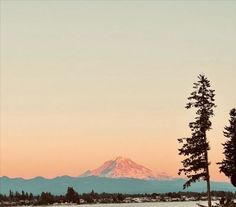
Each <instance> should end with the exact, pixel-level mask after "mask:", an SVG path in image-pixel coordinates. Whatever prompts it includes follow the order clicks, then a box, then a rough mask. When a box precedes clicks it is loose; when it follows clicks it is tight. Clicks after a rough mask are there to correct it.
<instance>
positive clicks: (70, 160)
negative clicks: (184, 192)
mask: <svg viewBox="0 0 236 207" xmlns="http://www.w3.org/2000/svg"><path fill="white" fill-rule="evenodd" d="M235 11H236V1H214V2H213V1H151V0H149V1H141V0H137V1H135V0H132V1H131V0H130V1H115V0H114V1H100V0H98V1H95V0H94V1H93V0H91V1H73V0H67V1H66V0H57V1H53V0H51V1H43V0H42V1H33V0H25V1H24V0H17V1H16V0H11V1H7V0H1V20H0V21H1V25H0V27H1V32H0V34H1V37H0V38H1V39H0V40H1V45H0V49H1V63H0V64H1V65H0V66H1V139H0V155H1V156H0V159H1V160H0V175H2V176H3V175H5V176H9V177H24V178H32V177H35V176H44V177H48V178H52V177H56V176H61V175H70V176H78V175H80V174H81V173H83V172H85V171H86V170H88V169H94V168H96V167H98V166H99V165H101V164H102V163H103V162H104V161H106V160H110V159H112V158H114V157H116V156H124V157H129V158H131V159H132V160H134V161H136V162H137V163H140V164H142V165H144V166H146V167H148V168H150V169H152V170H154V171H156V172H166V173H167V174H169V175H170V176H174V177H178V175H177V172H178V169H179V168H180V167H182V166H181V160H182V159H183V157H181V156H179V155H178V148H180V147H181V146H180V145H179V144H178V141H177V139H178V138H181V137H186V136H189V135H190V130H189V128H188V123H189V122H190V121H193V120H194V116H195V114H194V110H187V109H185V104H186V103H187V97H188V96H189V95H190V93H191V92H192V90H193V89H192V86H193V83H194V82H196V81H197V76H198V74H200V73H201V74H205V75H206V76H207V77H208V79H209V80H210V81H211V85H212V88H213V89H215V90H216V105H217V108H216V109H215V116H214V118H212V122H213V126H212V127H213V129H212V130H211V131H210V132H209V133H208V134H207V135H208V139H209V142H210V146H211V150H210V152H209V159H210V161H211V166H210V173H211V179H213V180H221V181H227V180H228V179H227V178H226V177H225V176H224V175H223V174H220V173H219V169H218V167H217V165H216V164H215V163H216V162H219V161H221V160H222V158H223V154H222V152H223V148H222V145H221V143H223V142H224V141H225V138H224V136H223V132H222V131H223V128H224V126H225V125H227V124H228V119H229V111H230V109H232V108H233V107H236V96H235V88H236V81H235V77H236V58H235V54H236V38H235V36H236V12H235Z"/></svg>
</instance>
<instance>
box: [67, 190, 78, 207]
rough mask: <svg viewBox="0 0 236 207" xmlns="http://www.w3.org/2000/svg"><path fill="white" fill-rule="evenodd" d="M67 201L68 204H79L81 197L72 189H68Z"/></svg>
mask: <svg viewBox="0 0 236 207" xmlns="http://www.w3.org/2000/svg"><path fill="white" fill-rule="evenodd" d="M66 200H67V201H68V202H73V203H79V195H78V193H77V192H76V191H75V190H74V189H73V188H72V187H68V188H67V193H66Z"/></svg>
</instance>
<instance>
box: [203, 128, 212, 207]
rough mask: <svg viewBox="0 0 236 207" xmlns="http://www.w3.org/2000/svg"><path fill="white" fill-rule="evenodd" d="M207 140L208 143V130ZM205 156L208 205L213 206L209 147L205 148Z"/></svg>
mask: <svg viewBox="0 0 236 207" xmlns="http://www.w3.org/2000/svg"><path fill="white" fill-rule="evenodd" d="M204 137H205V142H206V143H207V138H206V131H205V132H204ZM205 158H206V174H207V178H206V182H207V198H208V207H211V185H210V172H209V165H208V152H207V149H206V150H205Z"/></svg>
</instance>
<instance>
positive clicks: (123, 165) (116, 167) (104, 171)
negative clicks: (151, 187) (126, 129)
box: [81, 157, 170, 180]
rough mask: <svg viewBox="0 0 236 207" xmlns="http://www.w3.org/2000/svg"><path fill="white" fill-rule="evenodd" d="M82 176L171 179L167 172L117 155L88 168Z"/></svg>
mask: <svg viewBox="0 0 236 207" xmlns="http://www.w3.org/2000/svg"><path fill="white" fill-rule="evenodd" d="M81 176H82V177H86V176H97V177H107V178H133V179H144V180H151V179H170V177H169V176H168V175H167V174H165V173H160V174H158V173H155V172H153V171H152V170H150V169H148V168H146V167H144V166H142V165H139V164H137V163H135V162H134V161H132V160H131V159H129V158H124V157H117V158H115V159H113V160H109V161H106V162H105V163H104V164H103V165H102V166H100V167H98V168H96V169H94V170H88V171H86V172H85V173H84V174H82V175H81Z"/></svg>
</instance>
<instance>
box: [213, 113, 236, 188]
mask: <svg viewBox="0 0 236 207" xmlns="http://www.w3.org/2000/svg"><path fill="white" fill-rule="evenodd" d="M229 115H230V120H229V126H226V127H225V130H224V136H225V137H226V138H227V141H226V142H225V143H224V144H222V145H223V147H224V155H225V158H224V159H223V160H222V162H219V163H217V164H219V165H220V172H223V173H224V174H225V175H226V176H227V177H230V178H231V182H232V184H233V185H234V186H235V187H236V108H233V109H232V110H231V111H230V114H229Z"/></svg>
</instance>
